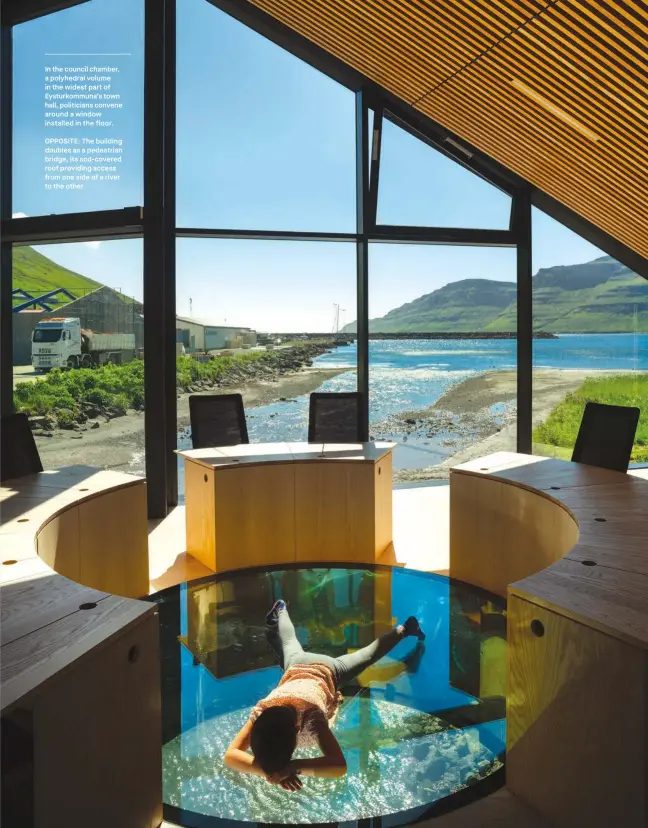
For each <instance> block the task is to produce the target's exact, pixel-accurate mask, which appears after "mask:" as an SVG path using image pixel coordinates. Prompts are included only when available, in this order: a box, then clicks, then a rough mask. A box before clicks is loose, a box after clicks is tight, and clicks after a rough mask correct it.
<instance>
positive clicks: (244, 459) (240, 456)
mask: <svg viewBox="0 0 648 828" xmlns="http://www.w3.org/2000/svg"><path fill="white" fill-rule="evenodd" d="M394 447H395V444H394V443H382V442H378V443H377V442H371V443H325V444H322V443H246V444H244V445H238V446H217V447H215V448H204V449H191V450H189V451H178V452H176V453H177V454H179V455H180V456H181V457H184V458H185V459H186V460H193V461H194V462H195V463H199V464H200V465H203V466H207V467H208V468H235V467H236V466H237V465H241V464H244V465H248V466H249V465H261V464H264V463H293V462H296V463H309V462H319V463H322V462H337V461H346V462H356V463H376V462H377V461H378V460H380V458H381V457H384V456H385V455H386V454H389V452H391V451H393V449H394Z"/></svg>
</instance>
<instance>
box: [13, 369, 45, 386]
mask: <svg viewBox="0 0 648 828" xmlns="http://www.w3.org/2000/svg"><path fill="white" fill-rule="evenodd" d="M44 376H45V374H40V373H39V374H37V373H36V372H35V371H34V369H33V368H32V366H31V365H14V369H13V387H14V388H15V387H16V385H17V383H19V382H34V380H37V379H42V378H43V377H44Z"/></svg>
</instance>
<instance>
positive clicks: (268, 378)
mask: <svg viewBox="0 0 648 828" xmlns="http://www.w3.org/2000/svg"><path fill="white" fill-rule="evenodd" d="M330 347H332V345H331V344H329V343H326V344H315V343H304V344H299V345H296V346H295V347H291V348H285V349H282V350H280V351H275V352H269V354H270V353H272V356H273V358H272V360H271V361H270V362H266V361H262V360H258V361H254V362H251V363H248V364H246V365H244V366H236V367H235V368H233V369H232V370H230V371H229V372H228V374H227V377H226V379H225V380H224V381H221V382H219V383H218V385H214V384H210V383H207V382H200V381H198V382H196V383H195V384H194V385H192V386H191V387H190V388H189V389H188V392H187V393H180V394H179V395H178V401H177V406H178V429H179V430H181V429H183V428H186V427H187V426H188V425H189V395H190V394H191V393H214V392H215V391H218V390H219V389H220V390H222V391H223V393H230V394H233V393H240V394H242V395H243V401H244V404H245V406H246V408H255V407H257V406H261V405H268V404H270V403H274V402H279V401H280V400H282V399H290V398H294V397H297V396H300V395H302V394H310V393H311V392H312V391H315V390H317V389H318V388H319V387H320V386H321V385H322V383H324V382H325V381H326V380H328V379H331V378H333V377H335V376H338V375H339V374H341V373H343V372H344V371H348V370H350V369H348V368H313V367H312V360H313V358H314V357H316V356H319V355H320V354H322V353H325V352H326V351H328V350H329V349H330ZM145 416H155V412H153V413H145V412H144V411H133V410H128V411H127V413H126V415H124V416H121V417H112V418H108V417H95V418H94V419H92V420H88V421H87V422H86V423H84V424H82V425H77V426H75V428H73V429H61V428H54V429H53V430H50V431H46V430H41V429H39V430H38V431H37V432H36V434H35V439H36V444H37V446H38V450H39V453H40V455H41V459H42V462H43V466H44V467H45V468H57V467H60V466H69V465H76V464H79V465H89V466H97V467H99V468H111V469H120V470H121V471H129V470H135V471H141V469H139V468H137V467H133V464H132V463H133V458H134V457H137V456H141V454H142V452H143V450H144V418H145Z"/></svg>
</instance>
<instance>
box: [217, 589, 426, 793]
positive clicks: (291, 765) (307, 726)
mask: <svg viewBox="0 0 648 828" xmlns="http://www.w3.org/2000/svg"><path fill="white" fill-rule="evenodd" d="M266 623H267V625H268V630H269V634H270V635H271V636H272V639H273V641H275V642H276V644H277V648H278V650H279V653H278V654H279V655H280V658H281V663H282V666H283V670H284V674H283V676H282V678H281V681H280V682H279V685H278V686H277V687H276V689H275V690H273V691H272V692H271V693H270V694H269V695H268V696H266V698H265V699H262V700H261V701H260V702H259V703H258V704H257V705H256V707H255V708H254V709H253V711H252V714H251V715H250V718H249V719H248V721H247V722H246V723H245V724H244V725H243V727H242V728H241V730H240V731H239V732H238V733H237V735H236V736H235V737H234V739H233V740H232V743H231V744H230V746H229V747H228V749H227V751H226V752H225V758H224V761H225V764H226V765H227V767H228V768H231V769H232V770H236V771H239V772H241V773H253V774H256V775H257V776H264V777H265V778H266V779H267V781H268V782H270V783H272V784H275V785H281V787H282V788H284V789H285V790H288V791H298V790H299V789H300V788H301V787H302V782H301V779H300V778H299V777H300V776H323V777H328V778H335V777H339V776H344V775H345V773H346V760H345V758H344V754H343V753H342V749H341V748H340V745H339V744H338V741H337V739H336V738H335V736H334V735H333V733H332V731H331V728H332V726H333V724H334V722H335V718H336V716H337V712H338V709H339V706H340V703H341V701H342V696H341V694H340V692H339V689H340V687H342V686H343V685H344V684H346V683H348V682H350V681H352V680H353V679H355V678H356V677H357V676H358V675H360V673H362V671H363V670H366V669H367V667H370V666H371V665H372V664H375V662H376V661H378V660H379V659H380V658H382V657H383V656H384V655H386V654H387V653H388V652H389V651H390V650H392V649H393V648H394V647H395V646H396V644H398V642H399V641H402V639H403V638H406V637H407V636H416V638H418V639H419V640H420V641H422V640H423V639H424V638H425V634H424V633H423V631H422V630H421V627H420V626H419V622H418V621H417V619H416V618H414V616H410V617H409V618H408V619H407V620H406V621H405V623H404V624H400V625H399V626H397V627H394V629H393V630H390V631H389V632H387V633H385V634H384V635H381V636H380V638H377V639H376V640H375V641H374V642H372V643H371V644H369V645H368V646H367V647H363V648H362V649H361V650H357V651H356V652H354V653H347V654H346V655H342V656H338V657H337V658H332V657H331V656H327V655H323V654H321V653H307V652H304V649H303V648H302V646H301V644H300V643H299V641H298V639H297V635H296V634H295V627H294V626H293V623H292V621H291V620H290V615H289V614H288V610H287V608H286V603H285V601H276V602H275V604H274V606H273V607H272V609H271V610H270V612H269V613H268V615H267V616H266ZM298 747H299V748H307V747H318V748H319V749H320V750H321V752H322V755H321V756H318V757H316V758H314V759H296V760H295V759H293V758H292V755H293V752H294V751H295V749H296V748H298ZM248 749H251V750H252V753H249V752H248Z"/></svg>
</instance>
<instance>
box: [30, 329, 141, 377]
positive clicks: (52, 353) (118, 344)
mask: <svg viewBox="0 0 648 828" xmlns="http://www.w3.org/2000/svg"><path fill="white" fill-rule="evenodd" d="M137 355H138V353H137V349H136V348H135V334H132V333H98V332H97V331H92V330H89V329H87V328H85V329H84V328H82V327H81V320H80V319H79V318H78V317H74V316H64V317H60V318H58V319H45V320H43V321H42V322H38V323H37V325H36V327H35V328H34V331H33V333H32V365H33V366H34V370H36V371H43V372H45V373H47V371H50V370H51V369H52V368H70V369H71V368H93V367H95V366H97V365H104V364H105V363H107V362H111V363H113V364H114V365H123V364H125V363H127V362H130V361H131V360H133V359H135V357H136V356H137Z"/></svg>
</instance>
